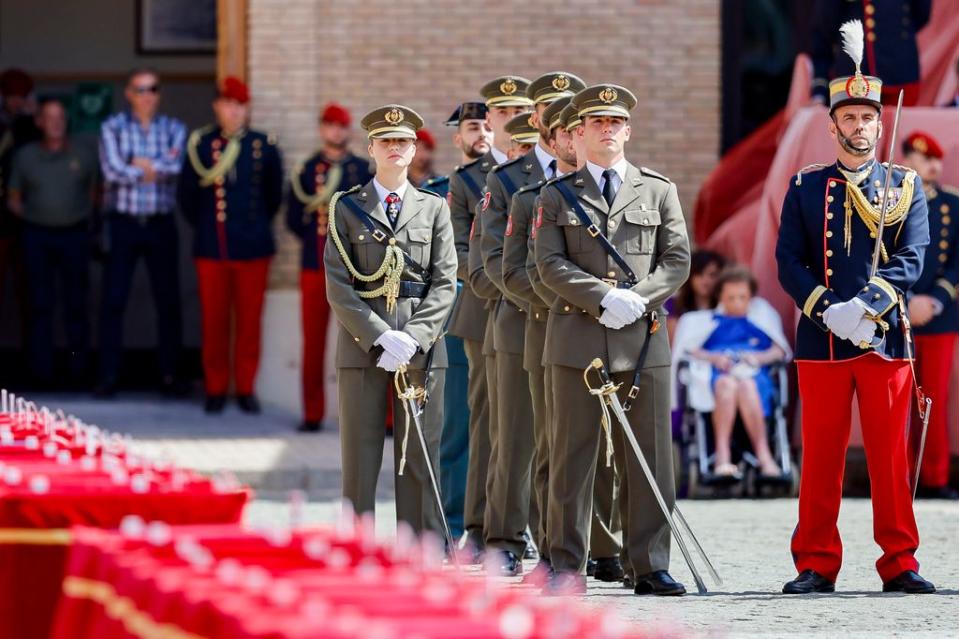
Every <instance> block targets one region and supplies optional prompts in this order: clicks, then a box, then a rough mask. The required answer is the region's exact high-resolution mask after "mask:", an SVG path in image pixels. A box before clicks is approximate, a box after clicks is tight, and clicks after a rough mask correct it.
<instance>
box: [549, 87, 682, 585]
mask: <svg viewBox="0 0 959 639" xmlns="http://www.w3.org/2000/svg"><path fill="white" fill-rule="evenodd" d="M573 104H574V105H575V108H576V109H577V111H578V113H579V115H580V117H582V119H583V126H582V127H581V128H579V129H577V132H576V135H577V136H579V137H580V138H581V139H582V140H583V141H584V142H585V149H586V160H587V161H586V166H584V167H583V168H582V169H580V170H578V171H576V172H575V173H572V174H569V175H567V176H564V177H562V178H560V179H558V180H555V181H554V182H553V183H552V184H549V185H547V186H545V187H544V188H543V190H542V194H541V205H540V208H539V210H538V211H537V220H536V240H535V242H534V245H535V250H536V261H537V264H538V266H539V272H540V275H541V276H542V278H543V283H544V284H546V285H547V286H548V287H550V288H551V289H553V290H554V291H556V293H557V295H558V297H557V299H556V300H555V301H554V303H553V305H552V307H551V308H550V313H549V320H548V323H547V329H546V352H545V354H544V362H545V364H546V365H548V366H551V367H552V369H551V370H552V381H553V402H554V403H553V406H554V428H555V433H554V437H553V446H552V448H551V450H550V478H549V479H550V492H549V514H548V526H549V534H550V549H549V552H550V560H551V561H552V564H553V568H554V570H555V575H554V577H553V579H552V581H551V583H550V585H549V588H548V591H549V592H564V591H574V592H584V591H585V588H586V582H585V577H584V576H582V572H583V570H584V568H585V564H586V544H587V539H588V538H587V534H588V530H589V524H590V517H591V510H592V502H593V481H594V476H595V472H596V456H597V453H598V450H599V447H600V441H601V439H602V438H603V436H602V428H601V427H600V418H601V410H600V406H599V403H598V401H597V400H595V399H593V398H591V397H590V396H589V395H588V394H587V391H586V388H585V387H584V383H583V371H584V369H586V367H588V366H589V365H590V362H591V361H592V360H593V359H594V358H597V357H598V358H601V359H602V360H603V362H604V363H605V365H606V367H607V369H608V370H609V371H610V373H611V375H612V378H613V381H614V382H615V383H621V384H623V385H624V386H625V387H626V388H627V389H630V392H629V397H630V399H631V400H632V401H635V404H636V405H635V406H634V407H633V409H632V410H631V411H630V412H629V413H628V417H629V422H630V427H631V428H632V431H633V433H634V434H635V435H636V438H637V440H638V442H639V445H640V447H641V448H642V449H643V451H644V453H645V455H646V458H647V460H648V461H649V463H650V466H651V468H652V471H653V474H654V476H655V478H656V483H657V486H658V488H659V490H660V492H661V493H662V495H663V497H664V498H665V500H666V503H667V505H668V506H669V507H670V508H671V507H672V504H673V502H674V500H675V491H674V487H673V468H672V443H671V436H670V419H669V383H670V382H669V366H670V352H669V342H668V339H667V336H666V332H665V331H664V330H658V329H659V326H660V323H659V320H658V316H659V315H660V314H661V313H662V309H661V307H662V304H663V302H665V301H666V300H667V299H668V298H669V296H670V295H672V294H673V293H674V292H675V291H676V290H677V289H678V288H679V287H680V285H682V283H683V282H684V281H685V280H686V277H687V276H688V274H689V240H688V238H687V233H686V222H685V220H684V219H683V213H682V209H681V207H680V203H679V197H678V196H677V194H676V187H675V185H674V184H673V183H672V182H670V181H669V180H668V179H667V178H665V177H663V176H662V175H660V174H659V173H656V172H655V171H651V170H649V169H646V168H637V167H635V166H633V165H632V164H630V163H629V162H627V161H626V158H625V156H624V152H623V147H624V145H625V143H626V142H627V141H628V140H629V135H630V128H629V111H630V109H632V107H633V106H635V104H636V98H635V97H634V96H633V94H632V93H630V92H629V91H628V90H626V89H624V88H622V87H619V86H615V85H610V84H601V85H596V86H593V87H589V88H587V89H584V90H583V91H580V92H579V93H578V94H576V96H575V97H574V98H573ZM604 238H605V239H606V240H607V241H608V242H609V245H608V246H607V245H606V244H603V243H601V242H602V240H603V239H604ZM647 340H648V341H649V346H648V350H647V352H646V357H645V358H644V359H645V361H640V359H641V357H640V351H641V349H642V347H643V344H644V343H645V342H647ZM636 387H638V388H636ZM625 395H626V394H625V392H624V393H623V399H625ZM611 427H612V428H619V427H620V425H619V424H612V425H611ZM625 466H626V472H625V477H624V481H625V482H627V483H628V484H629V490H628V502H627V503H626V504H625V512H626V513H627V521H628V523H629V526H628V527H627V530H626V531H625V536H626V539H625V544H626V545H627V547H628V557H629V562H630V564H631V568H632V574H634V575H635V592H636V594H660V595H667V594H668V595H679V594H683V593H684V592H685V588H684V587H683V585H682V584H679V583H677V582H676V581H674V580H673V579H672V577H670V575H669V573H668V569H669V546H670V537H669V535H670V533H669V526H668V524H667V522H666V519H665V517H664V516H663V515H662V513H661V512H660V511H659V509H658V507H657V505H656V501H655V498H654V495H653V492H652V489H651V487H650V486H649V484H648V483H647V481H646V478H645V476H644V474H643V472H642V470H641V468H640V465H639V463H638V460H637V459H636V458H635V456H633V455H632V453H631V452H627V454H626V464H625Z"/></svg>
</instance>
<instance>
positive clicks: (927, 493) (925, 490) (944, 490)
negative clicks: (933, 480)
mask: <svg viewBox="0 0 959 639" xmlns="http://www.w3.org/2000/svg"><path fill="white" fill-rule="evenodd" d="M916 497H919V498H920V499H947V500H950V501H957V500H959V491H956V490H954V489H953V488H951V487H949V486H938V487H936V488H933V487H930V486H920V487H919V489H918V490H917V491H916Z"/></svg>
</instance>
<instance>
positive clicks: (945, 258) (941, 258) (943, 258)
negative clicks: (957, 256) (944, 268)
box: [939, 253, 949, 262]
mask: <svg viewBox="0 0 959 639" xmlns="http://www.w3.org/2000/svg"><path fill="white" fill-rule="evenodd" d="M948 259H949V256H948V255H946V254H945V253H943V254H942V255H940V256H939V261H940V262H945V261H947V260H948Z"/></svg>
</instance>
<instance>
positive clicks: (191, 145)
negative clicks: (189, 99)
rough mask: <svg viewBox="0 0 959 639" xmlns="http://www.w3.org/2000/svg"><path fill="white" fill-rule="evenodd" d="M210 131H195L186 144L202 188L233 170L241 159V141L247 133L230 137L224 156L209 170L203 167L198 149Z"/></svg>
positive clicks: (204, 129) (188, 156) (207, 129)
mask: <svg viewBox="0 0 959 639" xmlns="http://www.w3.org/2000/svg"><path fill="white" fill-rule="evenodd" d="M209 131H210V128H209V127H205V128H203V129H197V130H195V131H193V132H192V133H191V134H190V137H189V139H188V140H187V143H186V154H187V158H188V159H189V160H190V165H191V166H192V167H193V170H194V171H196V174H197V175H198V176H200V186H210V185H211V184H213V183H214V182H215V181H216V179H217V178H218V177H222V176H224V175H226V174H227V172H228V171H229V170H230V169H232V168H233V165H234V164H236V160H237V158H239V157H240V150H241V148H242V145H241V140H242V139H243V136H244V135H246V133H245V132H243V133H241V134H238V135H234V136H232V137H230V139H229V140H228V141H227V143H226V148H225V149H223V155H221V156H220V161H219V162H217V163H216V164H214V165H213V166H212V167H210V168H207V167H205V166H203V162H202V161H201V160H200V154H199V153H198V152H197V147H198V146H199V144H200V138H201V137H203V135H204V134H206V133H207V132H209Z"/></svg>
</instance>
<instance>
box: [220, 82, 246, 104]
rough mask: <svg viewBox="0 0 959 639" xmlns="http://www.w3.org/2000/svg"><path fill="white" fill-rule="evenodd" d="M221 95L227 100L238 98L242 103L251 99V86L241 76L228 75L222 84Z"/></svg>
mask: <svg viewBox="0 0 959 639" xmlns="http://www.w3.org/2000/svg"><path fill="white" fill-rule="evenodd" d="M220 97H221V98H224V99H226V100H236V101H237V102H239V103H240V104H246V103H247V102H249V101H250V87H248V86H246V83H245V82H244V81H243V80H241V79H240V78H237V77H234V76H232V75H231V76H227V77H226V78H225V79H224V80H223V84H222V85H220Z"/></svg>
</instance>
